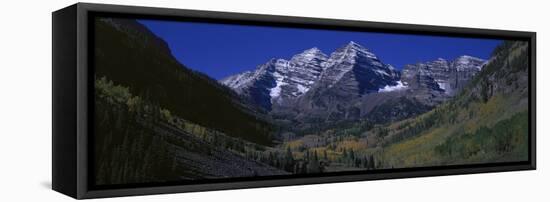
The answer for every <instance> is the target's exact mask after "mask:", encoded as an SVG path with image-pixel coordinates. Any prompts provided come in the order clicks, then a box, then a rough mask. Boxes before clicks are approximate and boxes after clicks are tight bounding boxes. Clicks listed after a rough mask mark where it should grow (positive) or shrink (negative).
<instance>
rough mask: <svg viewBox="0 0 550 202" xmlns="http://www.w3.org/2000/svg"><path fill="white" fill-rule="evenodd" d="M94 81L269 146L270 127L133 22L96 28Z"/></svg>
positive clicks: (103, 21) (108, 23)
mask: <svg viewBox="0 0 550 202" xmlns="http://www.w3.org/2000/svg"><path fill="white" fill-rule="evenodd" d="M95 29H96V30H95V71H96V77H97V78H100V77H106V78H107V79H109V80H111V81H113V82H114V83H115V84H120V85H122V86H128V87H130V92H131V93H132V94H134V95H137V96H139V97H141V98H143V99H146V100H149V101H151V102H153V103H155V104H157V105H159V106H162V107H164V108H167V109H168V110H170V111H171V112H172V113H173V114H175V115H177V116H179V117H181V118H184V119H186V120H189V121H192V122H194V123H197V124H200V125H203V126H206V127H210V128H212V129H216V130H219V131H222V132H225V133H226V134H228V135H231V136H235V137H241V138H243V139H245V140H249V141H252V142H255V143H260V144H265V145H267V144H271V138H270V132H271V131H270V125H269V124H267V123H266V122H264V121H262V120H259V118H257V116H255V115H254V113H256V112H254V111H253V110H251V109H250V108H248V107H245V105H243V104H240V101H239V98H238V97H237V96H236V95H235V94H234V93H233V92H232V91H231V90H228V88H226V87H224V86H222V85H220V84H218V82H217V81H215V80H212V79H210V78H209V77H207V76H205V75H202V74H201V73H198V72H195V71H192V70H190V69H188V68H186V67H184V66H183V65H181V64H180V63H178V61H176V59H174V58H173V56H172V55H171V53H170V51H169V49H168V47H167V45H166V43H164V42H163V41H162V40H161V39H159V38H157V37H156V36H155V35H153V34H152V33H151V32H150V31H148V30H147V28H145V27H144V26H142V25H141V24H139V23H138V22H136V21H135V20H125V19H101V20H97V21H96V27H95Z"/></svg>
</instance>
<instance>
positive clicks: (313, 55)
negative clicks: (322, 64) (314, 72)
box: [290, 47, 328, 63]
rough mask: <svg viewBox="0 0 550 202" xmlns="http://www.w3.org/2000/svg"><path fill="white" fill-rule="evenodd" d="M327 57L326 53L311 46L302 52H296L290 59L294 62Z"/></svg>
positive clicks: (311, 60)
mask: <svg viewBox="0 0 550 202" xmlns="http://www.w3.org/2000/svg"><path fill="white" fill-rule="evenodd" d="M327 59H328V57H327V55H326V54H324V53H323V52H322V51H321V50H320V49H319V48H317V47H313V48H310V49H307V50H304V52H302V53H299V54H296V55H294V56H293V57H292V59H290V61H292V62H296V63H309V62H316V61H326V60H327Z"/></svg>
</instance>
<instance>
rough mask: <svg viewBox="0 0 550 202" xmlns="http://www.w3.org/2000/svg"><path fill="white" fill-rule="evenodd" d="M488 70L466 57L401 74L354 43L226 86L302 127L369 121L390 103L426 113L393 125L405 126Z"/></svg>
mask: <svg viewBox="0 0 550 202" xmlns="http://www.w3.org/2000/svg"><path fill="white" fill-rule="evenodd" d="M485 64H486V61H485V60H483V59H480V58H477V57H473V56H467V55H464V56H460V57H458V58H456V59H453V60H446V59H443V58H438V59H436V60H434V61H429V62H425V63H416V64H410V65H405V66H404V67H403V68H402V69H403V70H402V71H399V70H398V69H396V68H395V67H393V66H392V65H390V64H387V63H385V62H383V61H382V60H380V59H379V58H378V57H377V56H376V54H374V53H373V52H371V51H370V50H369V49H367V48H366V47H364V46H362V45H360V44H358V43H356V42H353V41H350V42H349V43H347V44H345V45H343V46H342V47H340V48H338V49H337V50H336V51H334V52H333V53H331V54H330V55H327V54H325V53H323V52H322V51H321V50H320V49H318V48H316V47H314V48H310V49H307V50H305V51H303V52H302V53H298V54H296V55H294V56H293V57H292V58H291V59H289V60H287V59H271V60H269V61H268V62H266V63H265V64H261V65H259V66H258V67H257V68H256V69H255V70H253V71H246V72H243V73H239V74H235V75H232V76H229V77H226V78H224V79H221V80H220V83H222V84H223V85H226V86H228V87H229V88H231V89H233V90H234V91H235V92H237V94H239V95H241V96H242V97H243V98H244V99H246V100H248V101H250V102H251V103H254V104H256V105H257V106H260V107H262V108H263V109H265V110H267V111H268V112H269V113H271V114H272V115H273V117H275V118H277V117H280V118H281V119H290V120H293V121H295V122H300V123H307V122H317V123H318V122H330V121H341V120H357V119H363V118H366V117H368V116H369V114H370V113H371V112H372V110H373V109H381V108H380V106H379V105H384V104H386V105H387V103H393V106H395V105H400V106H404V107H405V108H415V109H422V110H419V111H418V110H416V111H417V112H414V113H407V112H406V111H405V112H403V113H405V114H401V115H396V116H397V117H390V119H387V120H399V119H403V118H408V117H410V116H413V115H416V114H418V113H422V112H425V111H427V110H429V109H431V108H433V107H434V106H436V105H438V104H440V103H442V102H443V101H446V100H448V99H449V98H451V97H453V96H454V95H455V94H456V93H457V92H460V90H461V89H462V88H464V86H465V85H466V84H467V83H468V82H469V81H470V80H471V79H472V78H473V77H474V76H475V75H476V74H477V73H478V72H479V71H480V70H481V69H482V68H483V66H484V65H485ZM393 106H387V107H393ZM382 109H383V108H382ZM384 110H386V109H384ZM372 118H374V119H379V118H376V117H372ZM378 121H381V122H384V121H385V120H378Z"/></svg>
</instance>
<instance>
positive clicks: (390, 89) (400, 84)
mask: <svg viewBox="0 0 550 202" xmlns="http://www.w3.org/2000/svg"><path fill="white" fill-rule="evenodd" d="M407 88H408V86H407V85H406V84H404V83H403V82H401V81H397V84H396V85H393V86H390V85H386V86H384V88H380V89H379V90H378V92H379V93H385V92H393V91H402V90H406V89H407Z"/></svg>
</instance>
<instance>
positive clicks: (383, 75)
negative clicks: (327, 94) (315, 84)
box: [320, 41, 399, 94]
mask: <svg viewBox="0 0 550 202" xmlns="http://www.w3.org/2000/svg"><path fill="white" fill-rule="evenodd" d="M350 79H351V80H354V82H352V86H354V85H355V86H356V87H357V88H358V90H359V91H360V92H358V93H359V94H365V93H369V92H377V91H378V89H380V88H383V87H384V86H388V85H389V86H392V85H397V81H398V80H399V71H397V70H396V69H395V68H394V67H393V66H391V65H388V64H384V63H383V62H382V61H380V59H378V57H377V56H376V55H375V54H374V53H372V52H370V51H369V50H368V49H367V48H365V47H363V46H362V45H360V44H358V43H356V42H354V41H350V42H349V43H348V44H346V45H344V46H343V47H341V48H339V49H337V50H336V51H335V52H333V53H332V54H331V56H330V58H329V60H328V62H327V67H326V71H324V72H323V74H322V78H321V79H320V80H321V81H320V82H321V83H328V84H329V85H328V88H331V87H333V86H334V85H336V84H337V83H339V82H342V83H348V84H349V82H347V81H348V80H350ZM348 84H346V85H348Z"/></svg>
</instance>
